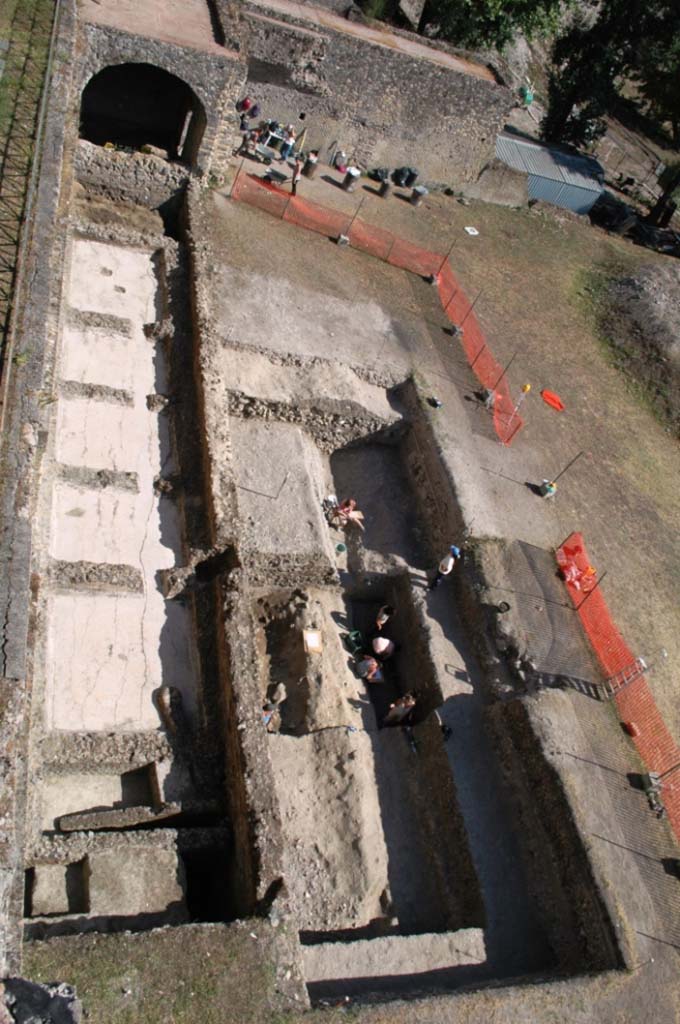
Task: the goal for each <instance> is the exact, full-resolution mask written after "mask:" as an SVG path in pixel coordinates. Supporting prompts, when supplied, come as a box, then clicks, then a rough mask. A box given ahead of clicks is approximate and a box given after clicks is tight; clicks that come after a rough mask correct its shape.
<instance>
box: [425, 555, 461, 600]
mask: <svg viewBox="0 0 680 1024" xmlns="http://www.w3.org/2000/svg"><path fill="white" fill-rule="evenodd" d="M459 558H460V548H457V547H456V545H455V544H452V545H451V547H450V548H449V553H448V555H444V557H443V558H442V560H441V562H440V563H439V566H438V567H437V572H436V573H435V576H434V579H433V580H432V582H431V583H430V584H429V585H428V588H427V589H428V590H434V589H435V587H438V586H439V584H440V583H441V581H442V580H443V579H444V577H445V576H448V575H449V573H450V572H451V570H452V569H453V567H454V565H455V564H456V562H457V561H458V559H459Z"/></svg>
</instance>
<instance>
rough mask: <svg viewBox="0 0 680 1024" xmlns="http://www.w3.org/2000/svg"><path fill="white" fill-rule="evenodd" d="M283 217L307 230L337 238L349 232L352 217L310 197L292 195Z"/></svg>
mask: <svg viewBox="0 0 680 1024" xmlns="http://www.w3.org/2000/svg"><path fill="white" fill-rule="evenodd" d="M283 219H284V220H287V221H289V223H291V224H296V225H297V226H298V227H300V228H306V229H307V231H316V232H318V233H319V234H320V235H326V236H327V237H328V238H334V237H335V238H337V236H338V235H346V234H347V231H348V228H349V224H350V221H351V219H352V218H351V217H348V216H347V214H346V213H342V212H341V211H340V210H329V209H327V208H326V207H325V206H320V205H319V204H318V203H312V202H310V200H309V199H301V198H300V196H291V197H290V201H289V203H288V204H287V206H286V207H284V211H283Z"/></svg>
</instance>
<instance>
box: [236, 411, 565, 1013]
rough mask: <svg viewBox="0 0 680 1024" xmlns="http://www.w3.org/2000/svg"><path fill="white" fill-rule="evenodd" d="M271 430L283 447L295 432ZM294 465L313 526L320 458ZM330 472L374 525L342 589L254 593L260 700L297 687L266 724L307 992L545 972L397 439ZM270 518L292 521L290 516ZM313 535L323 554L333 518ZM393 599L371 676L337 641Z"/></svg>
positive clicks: (477, 686)
mask: <svg viewBox="0 0 680 1024" xmlns="http://www.w3.org/2000/svg"><path fill="white" fill-rule="evenodd" d="M268 432H269V439H270V444H271V446H272V447H273V448H275V449H276V450H278V445H279V444H281V443H282V441H283V438H284V437H286V436H287V432H288V428H287V427H285V426H284V425H282V424H275V423H274V424H272V423H270V424H269V427H268ZM297 472H299V474H300V475H301V476H302V477H304V476H306V475H308V477H309V480H308V486H307V487H305V488H302V487H301V485H300V484H299V483H296V484H295V487H296V493H298V492H299V493H306V494H307V495H308V497H307V499H306V500H307V502H308V503H309V507H307V505H306V504H303V505H299V504H298V503H296V504H295V509H294V513H293V514H294V516H295V517H296V521H297V518H298V517H304V520H305V522H311V521H312V507H311V503H312V502H313V500H314V499H313V497H311V495H313V494H315V493H318V492H319V491H320V490H323V487H324V483H323V482H322V481H315V480H314V479H313V476H314V473H315V472H318V467H315V462H314V460H307V461H306V462H305V464H304V465H300V466H299V468H298V470H297ZM325 472H326V473H328V475H329V479H328V481H327V482H326V487H329V488H330V489H332V490H333V491H335V492H336V493H338V494H342V495H348V494H351V495H353V496H355V497H356V498H357V500H358V502H359V505H360V507H361V508H362V509H363V510H364V512H365V514H366V520H365V532H363V533H362V534H361V535H358V534H355V535H353V536H347V535H345V536H344V538H343V539H344V541H345V542H346V545H347V547H348V549H349V550H348V552H347V554H346V555H340V556H339V557H340V559H344V560H346V567H344V566H343V565H341V567H340V573H339V576H340V581H341V585H340V586H337V585H336V586H330V587H324V588H307V589H304V590H303V591H298V592H296V593H293V592H291V591H286V590H282V591H273V592H268V593H266V594H265V595H263V596H260V597H259V598H258V599H257V604H256V607H257V618H258V620H259V622H260V623H261V632H260V656H261V664H262V671H263V681H262V700H263V702H267V701H268V700H270V699H271V698H272V697H273V696H275V695H276V692H277V688H280V686H281V684H283V685H284V686H285V687H286V691H285V699H284V700H283V703H282V704H280V706H279V707H278V708H277V710H276V712H275V713H274V717H273V718H272V720H271V721H268V724H267V728H268V731H269V732H271V734H272V735H271V737H270V741H269V745H270V756H271V760H272V764H273V767H274V776H275V782H276V787H277V795H278V799H279V802H280V806H281V810H282V819H283V825H284V833H285V841H286V847H287V848H286V852H285V854H284V865H285V877H286V879H287V882H288V886H289V888H290V890H291V894H292V898H293V902H294V905H295V911H296V920H297V925H298V928H299V930H300V937H301V942H302V944H303V961H304V969H305V977H306V981H307V985H308V990H309V993H310V996H311V997H312V999H313V1000H317V999H324V998H335V997H342V996H345V995H348V994H349V995H351V996H353V997H357V996H363V995H368V994H371V993H376V992H387V991H389V992H393V993H394V992H400V991H410V990H413V988H414V987H416V988H417V987H418V986H422V985H427V986H431V987H433V988H442V987H444V988H446V987H458V986H460V985H462V984H470V983H472V982H484V981H488V980H490V979H494V978H502V977H513V976H525V975H528V974H531V973H534V972H536V971H538V970H546V969H550V968H552V967H554V959H553V956H552V953H551V950H550V948H549V945H548V943H547V941H546V936H545V933H544V931H543V929H542V927H541V924H540V923H539V919H538V914H537V912H536V911H535V908H534V907H533V905H532V900H531V897H530V889H529V886H528V884H527V879H526V877H525V874H524V869H523V865H522V858H521V854H520V849H519V844H518V841H517V837H516V835H515V832H514V830H513V824H512V821H511V817H510V814H509V810H508V806H507V805H508V800H507V793H506V790H505V787H504V784H503V782H502V778H501V770H500V765H499V763H498V760H497V755H496V753H495V750H494V748H493V740H492V738H491V736H490V735H489V733H488V732H487V730H486V728H485V725H484V715H485V712H484V707H485V702H484V697H483V690H482V673H481V670H480V668H479V666H478V665H477V663H476V660H475V658H474V656H473V653H472V650H471V647H470V644H469V641H468V638H467V637H466V635H465V631H464V629H463V627H462V626H461V623H460V621H459V619H458V615H457V612H456V609H455V607H454V606H453V605H452V602H451V593H450V589H449V587H448V586H442V587H441V588H440V589H439V590H437V591H434V592H428V591H426V589H425V587H426V583H427V575H426V569H425V567H426V566H427V563H428V551H427V547H426V545H427V537H426V535H425V534H424V532H423V531H422V528H419V527H418V524H417V521H416V516H415V507H414V503H413V500H412V495H411V493H410V489H409V484H408V480H407V478H406V475H405V472H404V468H403V463H402V455H401V453H400V448H399V445H395V444H388V445H385V444H374V443H371V442H370V441H365V442H363V443H359V444H355V445H353V446H351V447H349V448H347V449H345V450H341V451H339V452H337V453H336V454H334V455H333V456H332V457H331V459H330V465H327V467H326V470H325ZM376 495H379V498H378V499H376ZM277 529H278V530H279V532H283V533H285V531H286V529H287V520H286V519H285V518H284V516H283V511H282V509H280V510H279V518H278V520H277ZM319 530H320V532H319V537H318V539H317V541H316V544H317V546H318V547H319V548H320V547H321V545H323V544H325V543H326V540H325V539H324V536H323V534H324V532H325V533H326V534H327V533H328V527H327V526H326V524H323V523H322V524H321V526H320V527H319ZM342 536H343V535H342V534H338V535H337V537H335V538H332V540H333V542H334V541H335V540H336V539H337V540H339V539H340V538H341V537H342ZM260 539H261V540H263V538H260ZM331 546H332V545H331ZM395 558H396V562H395ZM395 570H396V571H395ZM448 583H449V584H450V581H448ZM296 594H297V596H296ZM383 602H389V603H391V604H393V605H395V606H396V608H397V609H398V610H397V613H396V615H395V616H394V617H393V619H392V620H390V622H389V623H388V625H387V627H386V628H385V631H384V632H385V635H387V636H388V637H389V638H390V639H392V640H394V641H395V643H396V644H397V645H398V646H397V651H396V654H395V655H394V657H393V658H392V659H391V660H390V661H389V662H388V663H386V665H385V668H384V676H385V681H384V682H383V683H381V684H367V683H365V682H364V681H363V680H361V679H359V678H357V676H356V674H355V671H354V668H353V665H352V661H351V658H350V657H349V653H348V651H347V649H346V647H345V646H344V645H343V640H342V636H343V633H345V634H346V633H347V631H348V630H359V631H360V632H361V633H362V634H363V636H364V638H367V637H370V635H371V631H372V629H373V628H374V623H375V616H376V613H377V610H378V607H379V606H380V604H381V603H383ZM305 629H312V630H313V629H318V630H320V632H321V635H322V637H323V651H322V652H321V653H318V654H311V655H309V654H308V655H306V654H305V652H304V649H303V645H302V637H303V635H304V631H305ZM369 642H370V641H369ZM407 691H411V692H415V693H416V695H417V699H418V704H417V706H416V715H415V725H414V727H413V730H412V732H407V731H405V730H403V729H401V728H389V727H388V728H384V727H382V724H383V720H384V718H385V715H386V713H387V711H388V709H389V705H390V703H391V702H392V701H393V700H394V699H395V698H396V697H398V696H399V695H401V694H403V693H405V692H407ZM279 695H280V690H279ZM435 712H436V713H435ZM441 725H445V726H447V727H448V729H450V730H451V731H450V734H448V733H445V731H444V730H443V729H442V728H441Z"/></svg>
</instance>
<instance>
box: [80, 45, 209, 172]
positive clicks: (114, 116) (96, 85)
mask: <svg viewBox="0 0 680 1024" xmlns="http://www.w3.org/2000/svg"><path fill="white" fill-rule="evenodd" d="M206 124H207V117H206V108H205V105H204V103H203V102H202V101H201V100H200V99H199V97H198V96H197V95H196V92H195V91H194V89H193V88H192V87H191V86H190V85H189V84H188V83H187V82H186V81H185V80H184V79H182V78H180V77H179V76H178V75H176V74H174V73H173V72H171V71H168V70H166V69H165V68H163V67H159V66H158V65H157V64H151V63H148V62H145V61H134V60H130V61H121V62H118V63H111V64H108V65H106V66H104V67H102V68H100V69H99V70H98V71H97V72H96V73H94V74H93V75H92V76H91V77H90V78H89V80H88V81H87V83H86V85H85V87H84V88H83V90H82V94H81V104H80V135H81V137H82V138H85V139H87V140H88V141H90V142H94V143H98V144H100V145H103V144H104V143H106V142H112V143H114V144H118V145H123V146H131V147H133V148H139V147H140V146H142V145H144V144H147V143H148V144H151V145H154V146H156V147H157V148H160V149H163V150H165V151H166V152H167V154H168V156H169V157H170V158H171V159H181V160H182V161H183V162H184V163H186V164H188V165H189V166H190V167H194V166H196V164H197V161H198V156H199V151H200V148H201V143H202V140H203V136H204V133H205V129H206Z"/></svg>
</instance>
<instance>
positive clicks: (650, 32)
mask: <svg viewBox="0 0 680 1024" xmlns="http://www.w3.org/2000/svg"><path fill="white" fill-rule="evenodd" d="M626 81H628V82H636V83H637V84H638V85H639V88H640V91H641V94H642V96H643V98H644V99H646V100H647V101H648V103H649V107H650V112H651V113H652V114H653V115H654V117H655V118H656V119H657V120H658V121H659V122H661V123H663V122H666V121H668V122H670V124H671V126H672V131H673V135H674V139H675V141H676V142H677V141H679V139H678V132H679V130H680V5H678V4H677V0H603V3H602V5H601V7H600V10H599V13H598V16H597V18H596V20H595V21H594V22H593V23H592V24H591V25H586V24H584V23H583V22H579V21H577V22H575V23H574V24H573V25H572V26H571V27H570V28H569V29H568V30H567V32H565V33H564V34H563V35H562V36H560V37H559V38H558V39H557V40H556V42H555V44H554V47H553V68H552V71H551V72H550V75H549V88H548V113H547V115H546V117H545V120H544V122H543V126H542V127H543V134H544V136H545V138H547V139H551V140H562V141H567V142H574V143H577V144H578V143H583V142H590V141H592V139H593V138H595V137H597V135H598V134H600V133H601V132H602V131H603V130H604V128H603V121H602V118H603V116H604V115H605V114H606V113H608V112H610V111H612V110H613V109H614V108H615V106H616V103H617V100H618V98H619V96H620V89H621V86H622V84H623V83H624V82H626Z"/></svg>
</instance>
